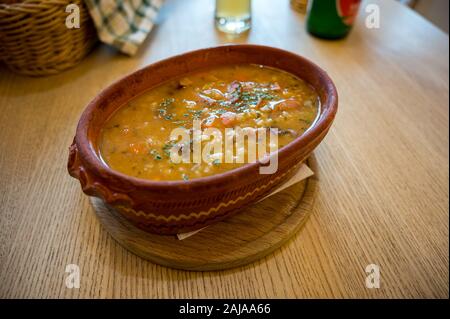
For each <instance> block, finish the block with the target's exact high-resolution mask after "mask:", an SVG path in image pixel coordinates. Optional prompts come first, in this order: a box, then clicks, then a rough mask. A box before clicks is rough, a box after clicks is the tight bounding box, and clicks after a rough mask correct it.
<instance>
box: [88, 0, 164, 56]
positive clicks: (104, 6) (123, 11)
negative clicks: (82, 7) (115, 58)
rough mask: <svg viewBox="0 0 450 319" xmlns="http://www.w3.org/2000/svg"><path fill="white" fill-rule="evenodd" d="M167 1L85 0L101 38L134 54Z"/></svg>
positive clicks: (125, 51) (129, 53)
mask: <svg viewBox="0 0 450 319" xmlns="http://www.w3.org/2000/svg"><path fill="white" fill-rule="evenodd" d="M163 1H164V0H85V3H86V5H87V7H88V10H89V13H90V15H91V17H92V19H93V20H94V24H95V27H96V28H97V34H98V37H99V38H100V40H101V41H102V42H104V43H106V44H109V45H112V46H114V47H116V48H117V49H119V50H120V51H121V52H123V53H125V54H128V55H134V54H135V53H136V52H137V50H138V48H139V46H140V45H141V44H142V42H144V40H145V38H146V37H147V35H148V34H149V32H150V31H151V29H152V28H153V25H154V23H155V19H156V16H157V13H158V10H159V8H160V7H161V5H162V3H163Z"/></svg>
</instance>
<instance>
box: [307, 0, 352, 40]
mask: <svg viewBox="0 0 450 319" xmlns="http://www.w3.org/2000/svg"><path fill="white" fill-rule="evenodd" d="M360 4H361V0H309V5H308V16H307V19H306V27H307V29H308V32H309V33H311V34H312V35H315V36H317V37H320V38H325V39H339V38H343V37H345V36H346V35H347V34H348V33H349V32H350V30H351V28H352V26H353V22H354V20H355V18H356V14H357V13H358V9H359V5H360Z"/></svg>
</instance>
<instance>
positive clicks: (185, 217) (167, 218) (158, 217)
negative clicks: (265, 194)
mask: <svg viewBox="0 0 450 319" xmlns="http://www.w3.org/2000/svg"><path fill="white" fill-rule="evenodd" d="M300 164H301V163H299V164H297V165H295V166H293V167H291V168H290V169H289V170H287V171H286V172H284V173H283V174H281V175H280V176H277V177H276V178H274V179H272V180H270V181H269V182H268V183H267V184H264V185H262V186H259V187H256V188H255V189H253V190H252V191H251V192H248V193H246V194H244V195H241V196H239V197H238V198H236V199H231V200H229V201H228V202H221V203H219V205H217V206H215V207H211V208H210V209H209V210H207V211H201V212H198V213H195V212H193V213H190V214H180V215H169V216H164V215H155V214H153V213H145V212H144V211H142V210H139V211H136V210H134V209H132V208H130V207H126V206H123V205H117V206H116V207H117V208H118V209H122V210H124V211H125V212H127V213H132V214H134V215H136V216H138V217H144V218H145V219H154V220H156V221H161V220H163V221H165V222H171V221H180V220H189V219H192V218H200V217H205V216H209V215H210V214H211V213H213V212H214V213H216V212H218V211H219V210H220V209H221V208H226V207H228V206H230V205H234V204H237V203H238V202H240V201H242V200H244V199H246V198H247V197H249V196H252V195H253V194H255V193H258V192H260V191H261V190H264V189H266V188H267V187H269V186H271V185H273V184H274V183H276V182H278V181H279V180H280V179H282V178H283V177H285V176H286V175H287V174H289V173H291V172H292V171H293V170H294V169H296V168H298V166H299V165H300Z"/></svg>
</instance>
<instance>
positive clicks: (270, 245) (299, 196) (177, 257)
mask: <svg viewBox="0 0 450 319" xmlns="http://www.w3.org/2000/svg"><path fill="white" fill-rule="evenodd" d="M307 163H308V166H309V167H310V168H311V169H312V170H313V171H314V170H315V168H316V161H315V159H314V156H312V157H311V158H310V159H308V162H307ZM317 179H318V177H317V176H312V177H310V178H307V179H304V180H302V181H300V182H298V183H296V184H294V185H292V186H290V187H288V188H286V189H285V190H283V191H281V192H279V193H277V194H274V195H272V196H269V197H268V198H266V199H264V200H262V201H260V202H258V203H255V204H253V205H250V206H249V207H246V208H244V209H242V210H241V211H239V213H237V214H235V215H233V216H231V217H229V218H227V219H225V220H222V221H220V222H218V223H215V224H213V225H210V226H208V227H205V228H204V229H202V230H201V231H200V232H198V233H196V234H194V235H193V236H191V237H188V238H185V239H184V240H178V238H177V237H176V236H162V235H157V234H151V233H148V232H145V231H143V230H141V229H139V228H137V227H135V226H134V225H132V224H131V223H130V222H129V221H128V220H127V219H126V218H125V217H124V216H122V215H121V214H120V213H119V212H117V211H116V210H115V209H114V208H112V207H109V206H107V205H105V203H104V201H103V200H101V199H99V198H95V197H91V198H90V200H91V204H92V206H93V207H94V210H95V214H96V215H97V217H98V219H99V221H100V222H101V224H102V225H103V227H104V229H106V231H107V232H108V233H109V234H110V235H111V236H112V237H113V238H114V239H115V240H117V242H118V243H120V244H121V245H122V246H123V247H125V248H127V249H128V250H130V251H132V252H133V253H135V254H136V255H138V256H140V257H142V258H145V259H147V260H149V261H152V262H154V263H156V264H159V265H163V266H167V267H171V268H176V269H182V270H196V271H206V270H224V269H228V268H234V267H238V266H244V265H247V264H249V263H252V262H254V261H257V260H259V259H261V258H263V257H265V256H267V255H268V254H270V253H271V252H273V251H275V250H276V249H277V248H279V247H281V246H282V245H283V244H285V243H286V242H288V241H289V240H290V239H291V238H292V237H294V236H295V235H296V234H297V232H298V231H299V230H300V228H301V227H302V226H303V225H304V223H305V222H306V220H307V219H308V217H309V215H310V214H311V212H312V207H313V204H314V197H315V194H316V186H317Z"/></svg>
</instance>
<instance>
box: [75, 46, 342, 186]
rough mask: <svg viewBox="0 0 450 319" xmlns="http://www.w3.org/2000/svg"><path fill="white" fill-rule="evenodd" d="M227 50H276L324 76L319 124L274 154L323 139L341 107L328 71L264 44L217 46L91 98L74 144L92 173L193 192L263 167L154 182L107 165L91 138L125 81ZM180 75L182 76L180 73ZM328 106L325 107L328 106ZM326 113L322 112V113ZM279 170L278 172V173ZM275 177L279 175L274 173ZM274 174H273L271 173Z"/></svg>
mask: <svg viewBox="0 0 450 319" xmlns="http://www.w3.org/2000/svg"><path fill="white" fill-rule="evenodd" d="M226 48H233V49H238V50H239V49H244V50H245V49H256V50H266V51H275V52H276V53H278V54H283V55H288V56H291V57H292V58H295V59H298V60H300V61H301V62H302V64H309V66H310V67H312V68H313V69H314V70H315V71H316V72H317V73H318V74H319V76H320V77H321V79H322V81H323V82H324V83H325V85H324V91H325V101H324V102H323V103H322V104H321V105H322V107H321V111H320V112H321V113H319V115H318V118H317V120H316V122H315V123H314V124H313V125H312V126H311V127H310V128H309V129H308V130H307V131H306V132H305V133H303V134H302V135H300V136H299V137H297V138H295V139H294V140H293V141H291V142H290V143H288V144H287V145H285V146H283V147H282V148H280V149H278V151H276V152H275V153H277V156H278V157H282V156H285V155H287V154H290V153H292V152H293V150H294V149H297V148H302V147H305V146H306V145H308V144H309V143H310V142H311V141H313V140H314V139H315V138H317V137H318V136H320V134H321V133H322V132H323V131H325V130H326V129H327V128H328V127H329V126H330V125H331V123H332V122H333V119H334V117H335V115H336V112H337V105H338V93H337V90H336V87H335V85H334V83H333V81H332V80H331V78H330V77H329V76H328V74H327V72H325V71H324V70H323V69H322V68H320V67H319V66H318V65H316V64H315V63H313V62H311V61H310V60H308V59H307V58H304V57H303V56H300V55H298V54H296V53H293V52H290V51H286V50H283V49H279V48H275V47H271V46H265V45H257V44H225V45H218V46H213V47H208V48H202V49H198V50H193V51H188V52H184V53H181V54H177V55H173V56H170V57H168V58H165V59H163V60H159V61H157V62H155V63H151V64H149V65H147V66H145V67H143V68H141V69H138V70H136V71H133V72H131V73H129V74H128V75H126V76H124V77H122V78H120V79H118V80H116V81H115V82H113V83H112V84H110V85H108V86H107V87H106V88H104V89H103V90H102V91H100V93H99V94H97V95H96V96H95V97H94V99H92V100H91V101H90V102H89V103H88V105H87V106H86V108H85V109H84V111H83V113H82V115H81V117H80V120H79V122H78V125H77V129H76V135H75V143H76V147H77V150H78V152H79V155H80V157H81V161H82V164H83V165H84V166H85V167H86V168H87V169H88V170H89V171H90V172H92V173H94V174H95V175H98V176H100V177H105V176H108V177H113V178H114V179H115V180H121V181H125V182H126V183H127V184H128V185H131V186H133V187H135V188H139V189H158V190H168V189H175V188H177V189H192V188H202V187H205V186H206V187H211V186H213V185H221V184H226V183H227V182H229V181H231V180H235V179H240V178H241V177H244V176H245V175H248V173H249V172H251V171H252V170H255V169H257V168H259V167H260V166H263V164H262V163H261V162H260V161H256V162H253V163H246V164H244V165H242V166H240V167H237V168H234V169H231V170H228V171H225V172H222V173H219V174H215V175H210V176H204V177H199V178H195V179H192V180H187V181H186V180H169V181H154V180H149V179H143V178H139V177H134V176H130V175H126V174H124V173H121V172H119V171H116V170H114V169H112V168H110V167H108V166H107V165H106V163H105V162H104V161H103V160H102V159H101V158H100V157H99V156H98V154H97V151H96V149H95V148H94V147H93V145H92V143H91V141H90V140H89V137H88V131H89V127H90V125H89V119H90V114H91V113H92V112H94V111H95V109H96V108H97V106H98V104H99V103H100V102H101V101H102V100H103V99H104V97H105V96H109V95H110V94H111V93H113V92H114V91H115V90H116V88H117V87H119V85H120V84H121V83H122V82H125V81H127V80H130V79H132V78H133V77H135V76H139V73H143V72H145V71H146V70H148V69H149V68H155V67H158V66H160V65H164V64H165V63H168V62H169V61H170V60H175V59H180V58H183V57H186V56H189V55H197V54H201V53H202V52H208V51H211V50H223V49H226ZM283 71H285V72H288V73H290V72H289V71H287V70H283ZM180 75H181V74H180ZM325 105H326V107H325ZM322 110H323V112H322ZM277 171H278V170H277ZM274 174H276V172H275V173H274ZM271 175H273V174H271Z"/></svg>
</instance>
